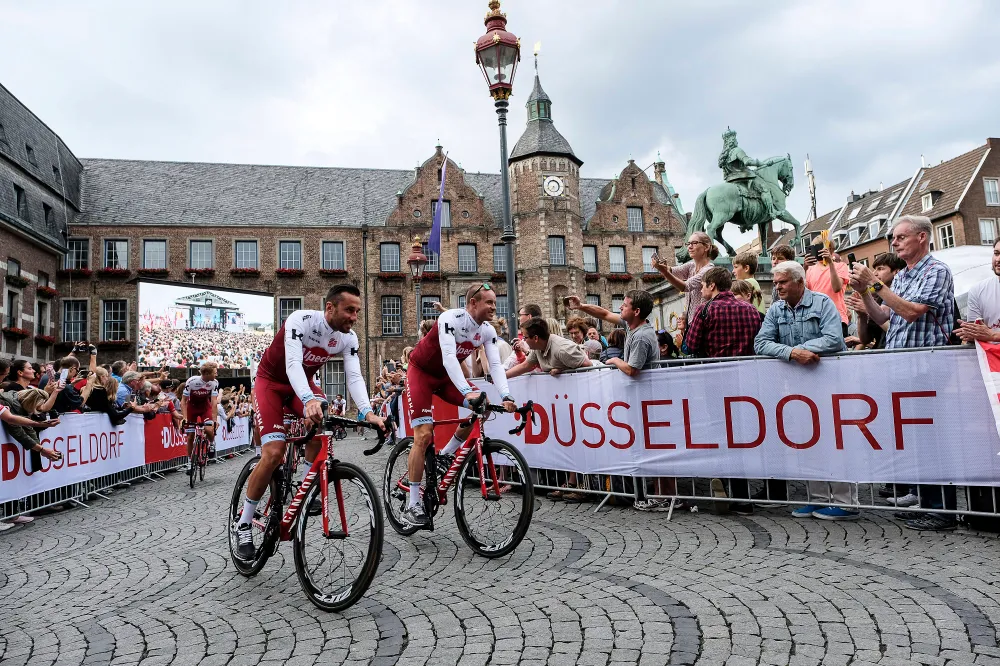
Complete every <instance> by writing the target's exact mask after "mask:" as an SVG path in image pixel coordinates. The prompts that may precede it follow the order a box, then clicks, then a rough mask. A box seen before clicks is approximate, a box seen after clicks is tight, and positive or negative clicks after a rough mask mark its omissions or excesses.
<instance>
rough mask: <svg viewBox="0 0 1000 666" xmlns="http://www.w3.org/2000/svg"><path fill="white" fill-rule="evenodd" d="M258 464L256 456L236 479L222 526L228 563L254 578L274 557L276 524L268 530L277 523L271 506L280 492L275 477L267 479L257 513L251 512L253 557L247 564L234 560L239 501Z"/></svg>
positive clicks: (235, 557) (241, 507)
mask: <svg viewBox="0 0 1000 666" xmlns="http://www.w3.org/2000/svg"><path fill="white" fill-rule="evenodd" d="M259 462H260V457H259V456H257V457H254V458H251V459H250V460H248V461H247V464H246V465H244V466H243V470H242V471H241V472H240V475H239V476H238V477H237V479H236V486H235V487H234V488H233V496H232V500H231V501H230V504H229V520H228V524H227V525H226V531H227V532H228V533H229V557H230V559H232V561H233V565H234V566H235V567H236V570H237V571H239V572H240V573H241V574H243V575H244V576H247V577H250V576H256V575H257V574H258V573H259V572H260V570H261V569H263V568H264V565H265V564H266V563H267V560H268V559H269V558H270V557H271V555H273V554H274V546H275V543H277V539H278V536H279V531H280V530H279V526H278V525H277V524H275V525H274V526H273V527H274V529H269V528H270V527H271V521H272V520H276V521H279V522H280V521H281V516H280V515H279V516H276V515H275V511H274V508H275V504H274V503H275V502H276V501H277V500H278V499H279V489H280V483H279V481H278V474H277V473H276V474H275V475H274V476H272V477H271V480H270V482H269V483H268V485H267V489H266V490H265V491H264V496H263V497H261V498H260V502H259V503H258V504H257V510H256V511H255V512H254V518H253V523H252V527H251V530H252V531H253V543H254V546H256V548H257V555H256V556H255V557H254V559H253V560H252V561H249V562H245V561H243V560H241V559H240V558H238V557H237V556H236V530H235V526H236V523H237V521H239V519H240V515H241V514H242V513H243V500H245V499H246V485H247V479H249V478H250V473H251V472H253V470H254V468H255V467H257V464H258V463H259ZM279 473H280V469H279Z"/></svg>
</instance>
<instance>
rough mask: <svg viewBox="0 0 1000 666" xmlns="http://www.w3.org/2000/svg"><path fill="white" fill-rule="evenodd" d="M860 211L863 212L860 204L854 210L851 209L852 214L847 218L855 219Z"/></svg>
mask: <svg viewBox="0 0 1000 666" xmlns="http://www.w3.org/2000/svg"><path fill="white" fill-rule="evenodd" d="M860 212H861V206H858V207H857V208H855V209H854V210H852V211H851V214H850V215H848V216H847V219H848V220H853V219H854V218H856V217H857V216H858V213H860Z"/></svg>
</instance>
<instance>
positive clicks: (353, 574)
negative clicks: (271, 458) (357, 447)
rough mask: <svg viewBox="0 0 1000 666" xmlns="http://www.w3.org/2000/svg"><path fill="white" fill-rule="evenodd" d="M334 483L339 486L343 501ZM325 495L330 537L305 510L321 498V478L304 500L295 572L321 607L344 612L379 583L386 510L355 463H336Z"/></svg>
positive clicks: (319, 519) (319, 518)
mask: <svg viewBox="0 0 1000 666" xmlns="http://www.w3.org/2000/svg"><path fill="white" fill-rule="evenodd" d="M335 481H339V485H340V494H339V500H340V501H339V502H338V495H337V490H336V488H337V484H335ZM327 492H328V496H327V514H328V516H329V527H330V534H329V536H328V535H326V534H325V533H324V532H323V515H322V514H320V515H316V516H310V515H309V511H308V510H307V508H308V507H309V506H311V505H312V502H313V500H317V499H319V497H320V493H321V488H320V483H319V479H317V481H316V483H315V484H313V487H312V488H310V489H309V493H308V494H307V495H306V498H305V501H304V502H303V505H302V506H303V512H302V515H301V516H300V517H299V521H298V526H297V528H296V530H295V539H294V548H295V573H296V574H298V577H299V583H300V584H301V585H302V589H303V591H304V592H305V593H306V596H307V597H309V601H311V602H313V604H314V605H315V606H316V607H317V608H319V609H321V610H325V611H342V610H344V609H346V608H349V607H350V606H353V605H354V603H355V602H357V600H358V599H360V598H361V596H362V595H363V594H364V593H365V591H366V590H367V589H368V586H369V585H371V582H372V580H374V579H375V572H376V571H378V563H379V559H380V558H381V557H382V540H383V538H384V536H385V535H384V533H383V530H384V527H383V523H382V511H381V508H380V507H379V506H378V490H377V489H376V488H375V484H374V483H372V480H371V479H370V478H368V475H367V474H365V473H364V472H363V471H362V470H361V468H360V467H357V466H356V465H352V464H350V463H342V462H338V463H337V464H336V465H335V466H334V467H333V469H331V470H330V481H329V485H328V486H327ZM341 507H343V515H341ZM345 523H346V526H347V530H346V532H345V531H344V525H345Z"/></svg>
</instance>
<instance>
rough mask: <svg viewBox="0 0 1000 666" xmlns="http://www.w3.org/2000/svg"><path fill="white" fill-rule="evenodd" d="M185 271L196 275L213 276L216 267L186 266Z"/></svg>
mask: <svg viewBox="0 0 1000 666" xmlns="http://www.w3.org/2000/svg"><path fill="white" fill-rule="evenodd" d="M184 272H185V273H188V274H191V273H194V274H195V275H203V276H205V277H211V276H213V275H215V269H214V268H186V269H184Z"/></svg>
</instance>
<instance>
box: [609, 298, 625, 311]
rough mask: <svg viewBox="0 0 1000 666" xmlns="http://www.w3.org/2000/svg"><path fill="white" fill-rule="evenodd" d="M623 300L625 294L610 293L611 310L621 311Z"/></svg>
mask: <svg viewBox="0 0 1000 666" xmlns="http://www.w3.org/2000/svg"><path fill="white" fill-rule="evenodd" d="M624 302H625V294H611V311H612V312H621V310H622V304H623V303H624Z"/></svg>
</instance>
